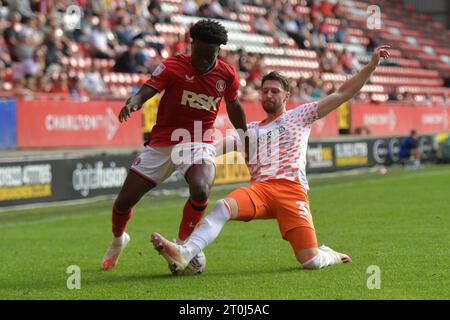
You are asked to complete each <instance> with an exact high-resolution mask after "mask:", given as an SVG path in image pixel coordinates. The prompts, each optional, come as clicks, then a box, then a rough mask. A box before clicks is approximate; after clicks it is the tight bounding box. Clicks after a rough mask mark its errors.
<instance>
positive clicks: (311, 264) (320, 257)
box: [303, 246, 342, 269]
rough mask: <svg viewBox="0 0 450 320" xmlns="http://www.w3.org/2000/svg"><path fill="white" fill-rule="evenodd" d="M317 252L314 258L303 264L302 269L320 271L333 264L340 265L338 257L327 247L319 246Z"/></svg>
mask: <svg viewBox="0 0 450 320" xmlns="http://www.w3.org/2000/svg"><path fill="white" fill-rule="evenodd" d="M325 248H326V249H325ZM317 251H318V254H317V255H316V256H315V257H314V258H312V259H310V260H308V261H307V262H305V263H304V264H303V268H306V269H321V268H325V267H328V266H331V265H333V264H340V263H342V261H341V258H340V257H339V255H338V254H337V253H336V252H334V251H333V250H332V249H330V248H328V247H325V246H321V247H320V248H318V249H317Z"/></svg>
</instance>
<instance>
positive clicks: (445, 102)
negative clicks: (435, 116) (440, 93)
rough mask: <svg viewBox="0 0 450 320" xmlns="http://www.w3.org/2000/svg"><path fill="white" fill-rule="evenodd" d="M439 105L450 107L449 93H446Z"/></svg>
mask: <svg viewBox="0 0 450 320" xmlns="http://www.w3.org/2000/svg"><path fill="white" fill-rule="evenodd" d="M439 106H441V107H444V108H450V98H449V97H448V93H447V92H446V93H444V97H443V100H442V101H441V102H440V103H439Z"/></svg>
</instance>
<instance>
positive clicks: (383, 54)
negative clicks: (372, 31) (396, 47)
mask: <svg viewBox="0 0 450 320" xmlns="http://www.w3.org/2000/svg"><path fill="white" fill-rule="evenodd" d="M390 48H391V46H389V45H382V46H379V47H378V48H376V49H375V50H374V51H373V54H372V59H371V60H370V65H372V66H373V67H376V66H378V63H379V62H380V58H383V59H387V58H389V56H390V54H389V50H388V49H390Z"/></svg>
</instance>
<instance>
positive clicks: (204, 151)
mask: <svg viewBox="0 0 450 320" xmlns="http://www.w3.org/2000/svg"><path fill="white" fill-rule="evenodd" d="M189 152H190V155H191V158H190V159H191V160H192V162H191V163H183V164H181V165H179V166H178V167H177V170H179V171H180V172H181V173H182V174H183V175H184V177H185V179H186V182H187V183H188V185H189V194H190V196H189V199H188V200H187V201H186V203H185V205H184V208H183V217H182V219H181V222H180V226H179V230H178V240H180V242H183V241H184V240H186V239H187V238H188V237H189V235H190V234H191V233H192V231H193V230H194V228H195V226H196V225H197V223H198V222H199V221H200V220H201V219H202V218H203V215H204V214H205V210H206V207H207V206H208V197H209V193H210V190H211V188H212V186H213V184H214V178H215V175H216V167H215V163H214V161H215V160H214V159H215V149H213V148H212V146H210V145H207V144H202V145H200V146H194V147H192V150H189Z"/></svg>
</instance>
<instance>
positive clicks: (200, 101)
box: [181, 90, 220, 111]
mask: <svg viewBox="0 0 450 320" xmlns="http://www.w3.org/2000/svg"><path fill="white" fill-rule="evenodd" d="M219 102H220V97H217V98H215V99H214V97H211V96H207V95H206V94H197V93H195V92H192V91H188V90H183V96H182V98H181V104H182V105H184V106H189V107H191V108H195V109H200V110H207V111H210V110H211V109H213V110H215V111H216V110H217V107H218V104H219Z"/></svg>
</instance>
